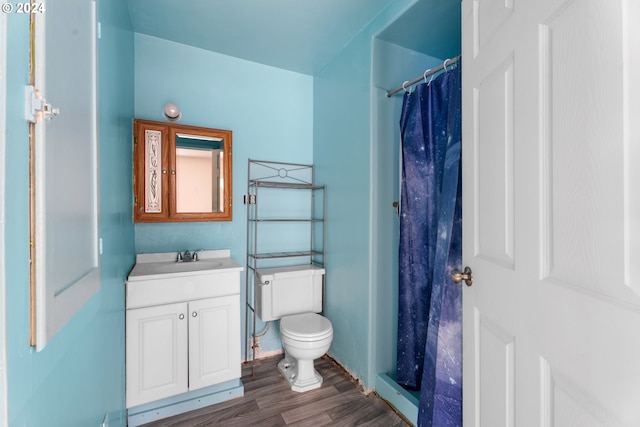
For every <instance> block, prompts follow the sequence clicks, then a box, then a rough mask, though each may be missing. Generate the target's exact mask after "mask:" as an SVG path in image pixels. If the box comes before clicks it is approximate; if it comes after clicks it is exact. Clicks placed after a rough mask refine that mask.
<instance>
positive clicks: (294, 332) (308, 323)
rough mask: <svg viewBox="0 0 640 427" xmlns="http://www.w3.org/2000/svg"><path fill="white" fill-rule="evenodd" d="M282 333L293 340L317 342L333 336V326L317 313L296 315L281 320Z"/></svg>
mask: <svg viewBox="0 0 640 427" xmlns="http://www.w3.org/2000/svg"><path fill="white" fill-rule="evenodd" d="M280 333H281V334H282V335H283V336H285V337H287V338H289V339H292V340H297V341H317V340H321V339H324V338H327V337H330V336H331V335H333V326H331V322H330V321H329V319H327V318H326V317H322V316H320V315H319V314H316V313H304V314H294V315H293V316H284V317H283V318H282V319H280Z"/></svg>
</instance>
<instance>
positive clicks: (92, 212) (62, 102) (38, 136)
mask: <svg viewBox="0 0 640 427" xmlns="http://www.w3.org/2000/svg"><path fill="white" fill-rule="evenodd" d="M35 18H36V21H35V49H34V50H35V87H36V88H37V89H38V90H39V91H40V93H42V95H43V96H44V97H45V98H46V99H47V101H48V102H50V103H51V104H52V105H53V107H54V108H58V109H59V115H58V116H56V117H54V118H53V119H51V120H40V121H39V122H38V123H37V124H36V125H35V171H34V176H35V195H36V200H35V233H36V234H35V241H34V242H33V244H34V245H35V260H33V261H34V262H35V269H36V271H35V275H36V277H35V280H36V283H35V285H36V347H37V349H38V350H42V348H43V347H44V346H45V344H46V343H47V341H49V340H50V339H51V337H52V336H53V335H54V334H55V333H56V332H57V331H58V330H59V329H60V328H61V327H62V326H63V325H64V324H65V323H66V322H67V321H68V320H69V319H70V318H71V317H72V316H73V315H74V314H75V313H76V312H77V311H78V310H79V309H80V308H81V307H82V306H83V305H84V304H85V303H86V302H87V301H88V300H89V298H90V297H91V296H92V295H93V294H94V293H95V292H97V290H98V289H99V288H100V257H99V253H98V250H99V249H98V246H99V243H98V241H99V236H98V232H99V230H98V224H99V223H98V215H99V211H98V200H99V199H98V178H99V175H98V141H97V138H98V137H97V96H96V90H97V89H96V4H95V2H94V1H90V2H76V1H71V0H64V1H56V2H47V3H46V13H37V14H35Z"/></svg>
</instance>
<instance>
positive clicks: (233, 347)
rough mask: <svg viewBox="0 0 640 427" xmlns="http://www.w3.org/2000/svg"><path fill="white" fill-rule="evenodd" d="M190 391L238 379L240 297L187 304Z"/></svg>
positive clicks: (239, 368) (231, 296)
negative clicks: (188, 315) (188, 317)
mask: <svg viewBox="0 0 640 427" xmlns="http://www.w3.org/2000/svg"><path fill="white" fill-rule="evenodd" d="M189 313H190V320H189V390H195V389H198V388H202V387H206V386H210V385H213V384H218V383H221V382H224V381H228V380H232V379H235V378H240V370H241V364H242V360H241V356H240V295H228V296H224V297H218V298H209V299H204V300H198V301H192V302H190V303H189Z"/></svg>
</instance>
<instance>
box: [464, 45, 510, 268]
mask: <svg viewBox="0 0 640 427" xmlns="http://www.w3.org/2000/svg"><path fill="white" fill-rule="evenodd" d="M513 79H514V62H513V56H509V57H508V58H507V59H506V60H505V61H504V62H503V63H502V64H501V65H500V66H499V67H498V68H497V69H495V70H494V71H493V72H492V73H490V74H489V75H488V76H487V77H486V79H485V80H483V81H482V82H481V83H480V85H479V87H478V88H476V89H475V90H474V115H475V116H476V118H477V120H476V121H475V123H477V127H476V129H474V146H475V151H476V152H477V153H479V154H478V156H477V158H476V162H477V164H476V165H475V167H474V171H475V174H476V183H478V184H477V185H476V188H475V199H476V203H475V206H476V212H475V214H476V223H477V224H479V226H478V227H477V228H476V231H477V233H478V235H477V236H476V238H475V243H476V255H477V256H482V257H484V258H486V259H489V260H491V261H493V262H496V263H498V264H500V265H503V266H505V267H509V268H513V266H514V262H515V260H514V256H515V255H514V221H515V218H514V215H515V211H514V207H515V194H514V187H513V184H514V157H513V154H514V153H513V144H514V123H513V117H514V111H513V108H514V92H513V82H514V80H513ZM483 182H487V183H492V185H482V184H483Z"/></svg>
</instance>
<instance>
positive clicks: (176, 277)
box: [126, 251, 242, 408]
mask: <svg viewBox="0 0 640 427" xmlns="http://www.w3.org/2000/svg"><path fill="white" fill-rule="evenodd" d="M206 252H214V251H206ZM215 252H218V251H215ZM174 255H175V254H174ZM138 257H140V255H139V256H138ZM144 259H145V258H144V257H143V258H142V260H144ZM207 261H208V260H206V259H202V255H201V261H196V262H193V263H192V264H193V266H187V265H184V266H181V265H178V264H177V263H176V265H175V269H176V270H179V269H183V270H184V269H187V271H173V270H172V268H173V266H172V265H171V264H166V263H165V265H164V267H161V266H160V265H159V264H160V263H161V262H158V263H157V264H158V266H157V267H159V268H156V269H154V268H153V267H154V266H153V265H151V264H153V262H147V263H144V262H141V261H140V259H138V261H137V263H136V267H134V269H133V270H132V272H131V274H130V275H129V280H128V281H127V285H126V286H127V291H126V296H127V303H126V306H127V310H126V346H127V347H126V371H127V373H126V376H127V390H126V398H127V408H132V407H136V406H139V405H143V404H147V403H149V402H154V401H158V400H160V399H164V398H167V397H171V396H176V395H179V394H182V393H187V392H190V391H193V390H198V389H202V388H205V387H208V386H212V385H215V384H221V383H224V382H225V381H229V380H232V379H238V378H240V375H241V372H240V371H241V354H240V345H241V344H240V271H242V267H241V266H240V265H239V264H237V263H235V261H233V260H232V259H231V258H228V259H225V260H223V259H220V260H219V261H217V262H215V263H214V262H209V265H207ZM171 262H174V261H171ZM197 263H202V264H198V265H196V264H197ZM213 265H215V268H213V269H211V270H207V269H206V268H209V267H211V266H213ZM140 266H141V267H140ZM198 268H204V269H205V270H199V269H198ZM166 270H168V271H169V272H168V273H167V272H165V271H166ZM158 271H160V273H158Z"/></svg>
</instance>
